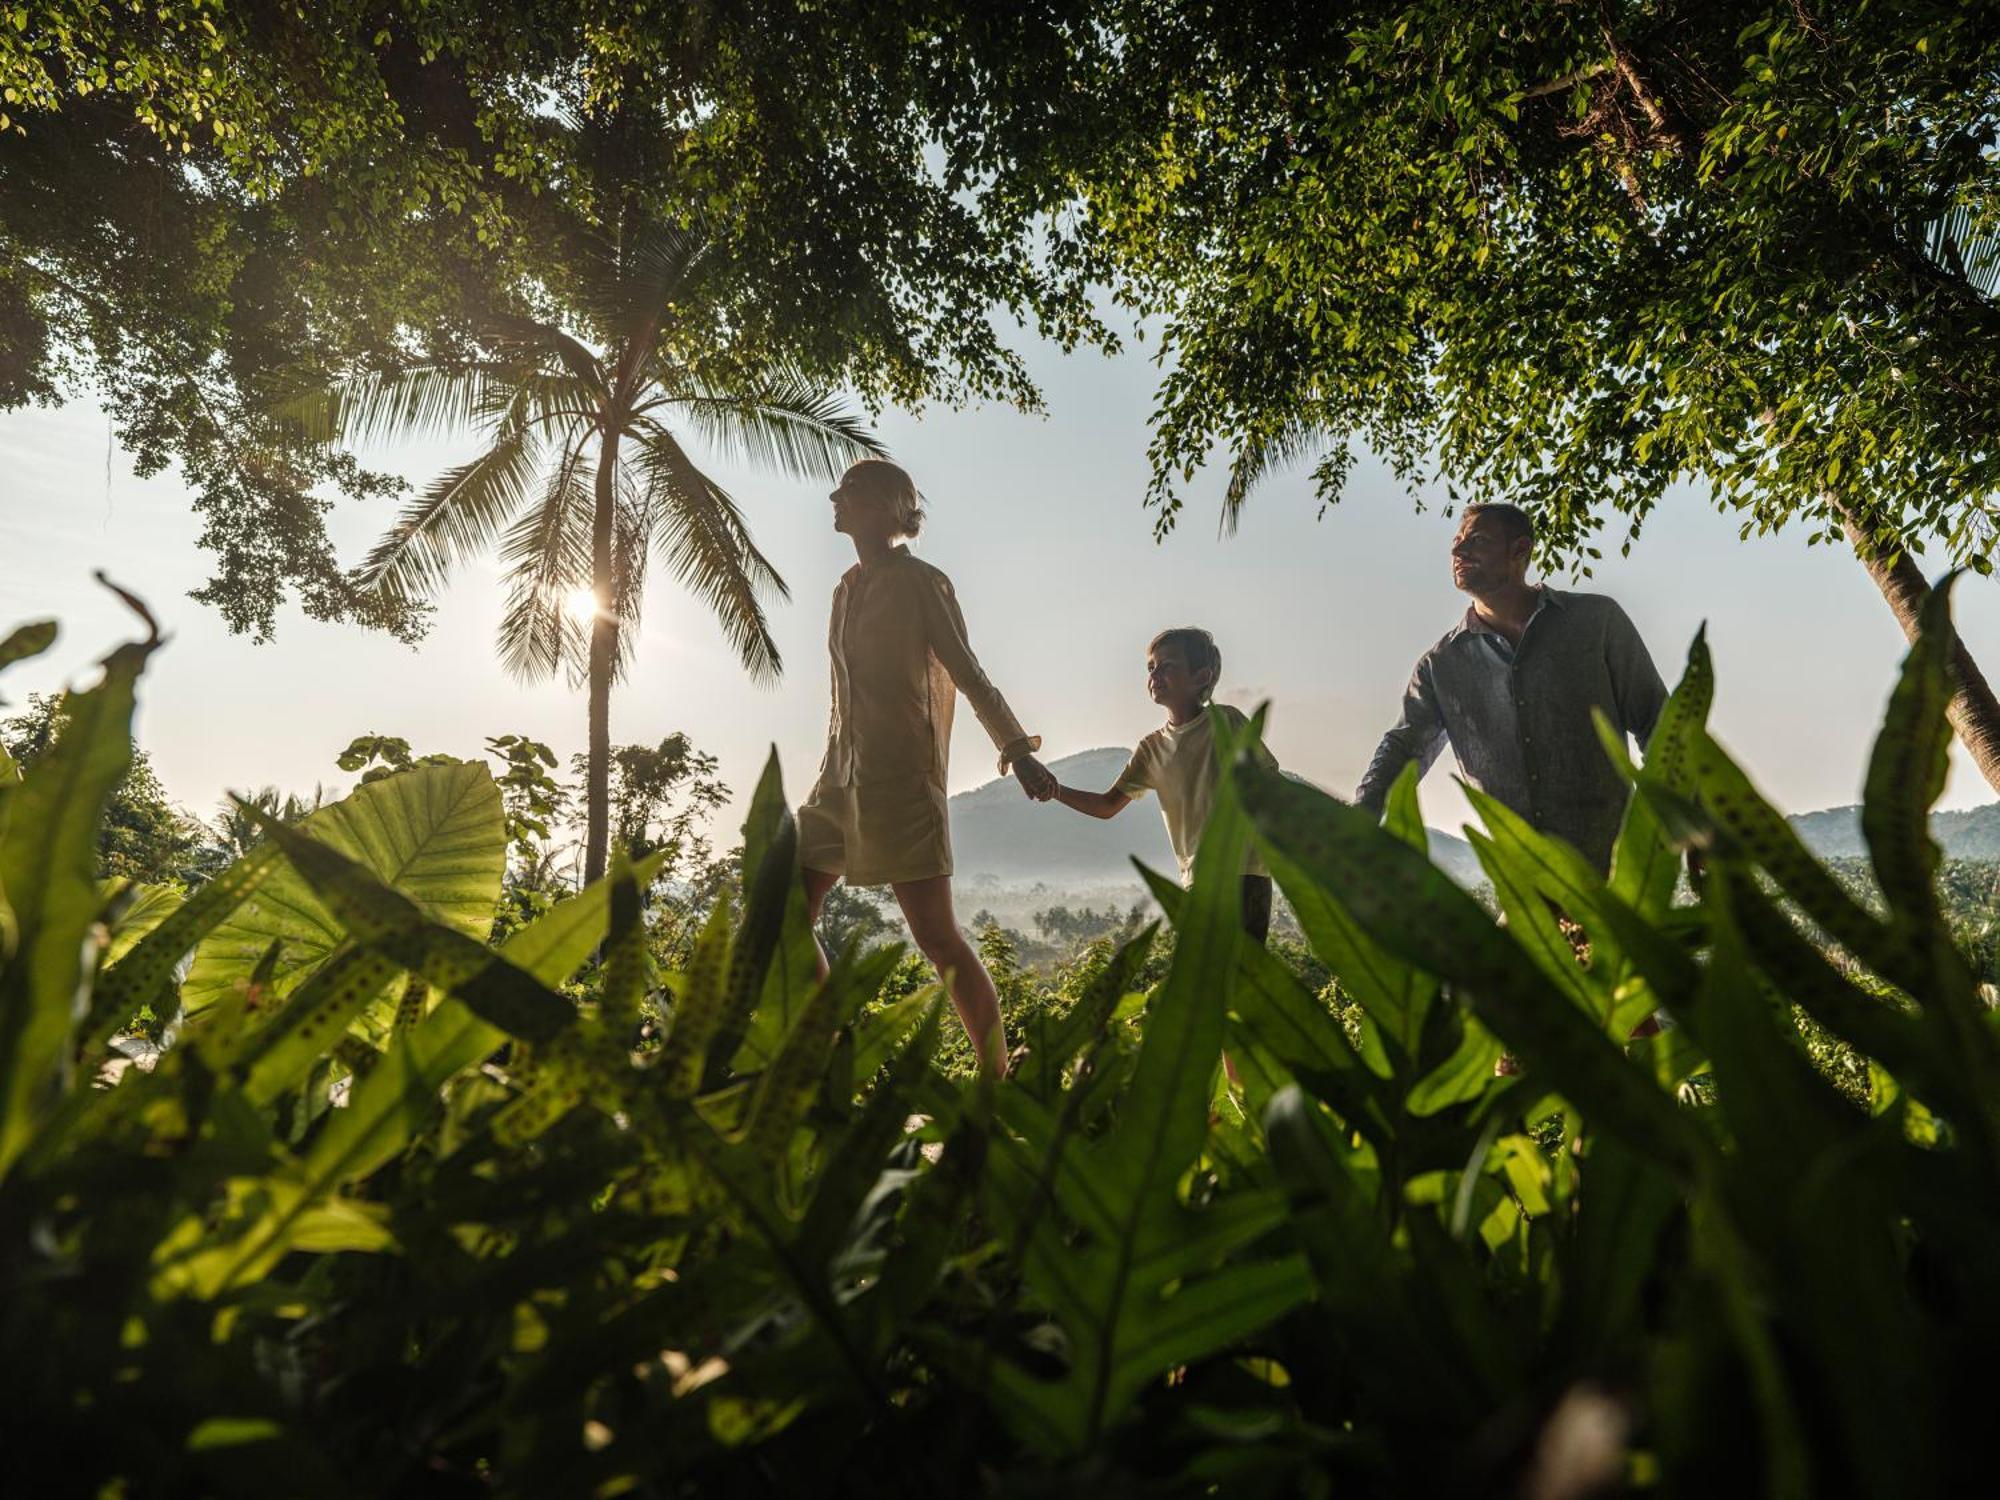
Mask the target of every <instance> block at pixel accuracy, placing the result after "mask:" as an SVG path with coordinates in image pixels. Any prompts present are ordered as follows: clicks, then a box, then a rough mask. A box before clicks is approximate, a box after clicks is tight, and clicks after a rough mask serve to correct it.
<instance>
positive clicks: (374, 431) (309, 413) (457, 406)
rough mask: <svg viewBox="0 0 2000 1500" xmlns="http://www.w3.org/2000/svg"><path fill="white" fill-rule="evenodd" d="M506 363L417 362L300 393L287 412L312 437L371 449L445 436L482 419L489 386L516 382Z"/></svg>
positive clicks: (311, 438) (320, 441)
mask: <svg viewBox="0 0 2000 1500" xmlns="http://www.w3.org/2000/svg"><path fill="white" fill-rule="evenodd" d="M515 373H517V372H516V371H515V370H514V369H512V368H511V367H509V366H506V365H500V364H488V363H472V364H463V365H416V366H412V367H411V368H409V369H405V370H389V371H377V372H372V373H370V374H366V375H357V376H355V377H354V378H353V379H351V380H343V381H341V382H340V383H339V384H337V385H334V386H332V387H330V388H328V389H326V390H320V391H313V392H310V393H308V394H306V395H304V396H301V397H299V398H298V399H297V400H296V401H294V402H292V403H290V404H289V406H288V407H287V408H286V415H287V416H288V417H290V418H291V419H292V420H293V421H294V422H296V423H297V424H298V425H299V426H300V428H302V429H303V435H304V436H305V438H306V439H307V441H309V442H314V443H339V444H340V445H342V446H343V447H347V448H366V447H370V446H372V445H374V444H376V443H387V442H395V441H398V440H400V439H405V438H413V437H443V436H446V435H448V434H450V433H453V432H456V431H459V430H462V429H464V428H466V427H469V426H472V425H474V424H475V423H478V422H479V421H480V420H481V417H482V414H483V412H484V410H485V408H486V406H487V403H488V401H489V399H490V398H489V396H488V391H489V390H490V389H491V388H492V387H494V386H496V385H497V386H499V387H500V388H501V389H503V390H504V389H505V388H506V387H507V386H508V385H509V384H511V383H512V382H511V380H510V379H509V377H510V376H512V375H514V374H515Z"/></svg>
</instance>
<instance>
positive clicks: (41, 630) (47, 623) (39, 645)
mask: <svg viewBox="0 0 2000 1500" xmlns="http://www.w3.org/2000/svg"><path fill="white" fill-rule="evenodd" d="M56 632H57V626H56V622H55V621H54V620H36V621H33V622H31V623H30V624H27V625H17V626H15V627H14V628H13V629H12V630H11V631H9V632H8V633H7V636H6V638H5V639H4V640H0V667H11V666H12V665H13V664H14V663H15V662H17V661H26V660H27V659H28V658H29V657H31V656H40V655H41V654H42V653H43V652H44V651H46V650H48V649H49V647H51V646H53V645H54V644H55V643H56Z"/></svg>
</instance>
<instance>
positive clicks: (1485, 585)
mask: <svg viewBox="0 0 2000 1500" xmlns="http://www.w3.org/2000/svg"><path fill="white" fill-rule="evenodd" d="M1527 571H1528V539H1527V538H1526V537H1516V538H1513V539H1512V540H1511V541H1510V540H1509V538H1508V536H1507V533H1506V532H1505V531H1504V530H1503V529H1502V527H1501V525H1500V522H1499V521H1498V520H1497V519H1495V518H1494V517H1492V516H1489V515H1484V514H1481V515H1476V516H1467V517H1466V518H1465V520H1464V521H1463V522H1462V523H1461V524H1460V525H1459V528H1458V535H1457V536H1456V537H1454V538H1453V539H1452V543H1451V581H1452V585H1453V587H1455V588H1458V589H1460V590H1462V591H1463V592H1465V593H1468V594H1486V593H1491V592H1492V591H1493V590H1495V589H1498V588H1502V587H1504V586H1505V585H1507V584H1509V583H1512V582H1515V581H1517V580H1519V579H1520V578H1522V577H1523V576H1525V575H1526V573H1527Z"/></svg>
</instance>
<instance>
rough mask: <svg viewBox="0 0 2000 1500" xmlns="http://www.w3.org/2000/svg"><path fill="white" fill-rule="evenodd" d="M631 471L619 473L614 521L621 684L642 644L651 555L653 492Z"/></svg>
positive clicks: (614, 610) (616, 661)
mask: <svg viewBox="0 0 2000 1500" xmlns="http://www.w3.org/2000/svg"><path fill="white" fill-rule="evenodd" d="M631 472H632V471H631V470H630V468H627V467H623V466H621V467H620V469H619V471H618V509H617V512H616V513H615V514H614V515H613V517H612V522H611V527H612V529H611V617H612V618H613V619H614V620H616V621H617V622H618V650H617V654H616V656H615V657H614V658H613V660H612V664H611V673H612V677H613V679H614V680H618V681H622V680H623V679H624V676H625V672H626V669H627V668H628V667H630V666H631V664H632V652H633V649H634V647H636V646H637V644H638V641H639V613H640V611H641V610H642V609H643V608H644V607H645V599H646V562H647V559H648V557H649V556H650V555H651V552H652V542H653V505H654V501H655V494H654V491H653V490H652V489H651V488H650V487H648V486H646V485H643V484H639V483H635V482H634V481H633V479H632V478H631Z"/></svg>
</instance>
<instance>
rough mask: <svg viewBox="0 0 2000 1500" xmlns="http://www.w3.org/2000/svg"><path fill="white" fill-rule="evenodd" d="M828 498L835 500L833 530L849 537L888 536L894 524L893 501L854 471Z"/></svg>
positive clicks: (843, 479)
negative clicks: (857, 475)
mask: <svg viewBox="0 0 2000 1500" xmlns="http://www.w3.org/2000/svg"><path fill="white" fill-rule="evenodd" d="M827 499H829V500H831V501H832V502H833V529H834V530H835V531H839V532H844V533H846V534H847V535H848V536H874V535H885V534H887V531H888V529H889V527H890V526H892V525H893V524H894V517H893V516H892V515H891V513H890V512H891V510H892V507H891V506H890V504H889V502H888V501H887V500H886V499H885V498H884V497H883V496H882V495H880V494H879V493H877V492H876V491H875V489H874V488H872V487H871V486H869V485H866V484H861V483H857V482H856V480H855V478H854V476H853V475H852V474H849V475H845V476H843V477H842V479H841V481H840V483H839V485H838V486H836V487H835V489H834V491H833V493H832V494H830V495H828V496H827Z"/></svg>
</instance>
